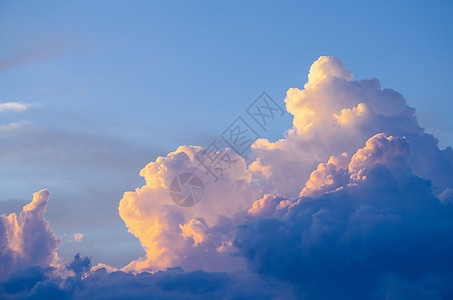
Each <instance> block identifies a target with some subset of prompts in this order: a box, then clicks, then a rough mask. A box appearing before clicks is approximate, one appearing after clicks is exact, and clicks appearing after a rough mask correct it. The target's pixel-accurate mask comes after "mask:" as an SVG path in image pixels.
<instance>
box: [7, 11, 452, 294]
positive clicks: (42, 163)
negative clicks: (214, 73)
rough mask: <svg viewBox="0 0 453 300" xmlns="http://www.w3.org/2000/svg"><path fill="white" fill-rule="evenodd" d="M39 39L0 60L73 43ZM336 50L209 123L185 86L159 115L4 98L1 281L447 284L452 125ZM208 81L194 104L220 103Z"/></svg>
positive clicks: (325, 289)
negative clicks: (277, 90)
mask: <svg viewBox="0 0 453 300" xmlns="http://www.w3.org/2000/svg"><path fill="white" fill-rule="evenodd" d="M11 10H13V8H11ZM126 13H127V12H126ZM90 22H91V21H90ZM219 22H220V21H219ZM104 26H107V25H105V24H104ZM119 34H121V33H119ZM43 40H44V38H43ZM34 43H35V41H33V42H30V44H29V45H28V46H27V47H29V48H30V49H35V48H36V47H37V46H36V45H37V44H34ZM36 43H38V42H36ZM39 43H41V42H39ZM39 43H38V44H39ZM181 43H185V41H184V40H182V41H181ZM43 44H45V45H44V46H39V49H41V50H40V51H39V55H37V54H36V53H35V51H34V50H33V51H32V50H30V51H31V53H30V54H29V57H26V56H27V55H26V54H24V53H25V52H26V51H25V50H24V51H25V52H23V53H22V52H20V53H22V54H21V55H19V56H20V57H22V58H21V59H20V60H19V59H14V61H13V62H10V61H9V60H11V59H12V58H11V57H13V58H14V57H16V56H15V55H10V56H5V57H6V59H4V61H3V62H2V63H0V66H3V67H0V72H6V71H8V70H6V69H11V70H13V71H14V70H19V69H20V65H21V64H29V63H31V61H35V60H36V61H42V60H45V59H57V60H58V59H59V58H52V57H56V56H61V55H65V54H64V53H65V51H69V52H70V51H76V50H68V49H67V48H71V46H70V45H71V43H69V42H67V41H66V39H65V40H64V41H58V42H55V41H50V40H49V41H46V42H43ZM57 44H58V45H63V44H64V45H65V47H60V46H58V47H56V46H55V47H54V46H52V45H57ZM49 45H50V46H49ZM66 45H67V46H66ZM48 47H50V48H52V51H49V53H50V54H49V55H46V56H45V58H44V57H43V58H41V56H42V55H41V54H42V52H46V50H45V49H47V48H48ZM213 47H214V46H213ZM60 48H61V49H60ZM25 49H26V47H25ZM77 51H78V50H77ZM96 51H100V50H96ZM101 52H102V51H101ZM66 53H67V52H66ZM321 54H322V53H321ZM101 56H102V55H101ZM60 59H63V58H60ZM100 59H102V58H100ZM268 59H270V58H268V57H266V60H268ZM343 59H344V58H343V57H341V56H338V57H337V55H333V56H332V55H319V54H318V55H317V56H316V57H315V58H313V59H312V60H311V62H310V63H309V64H308V65H307V70H300V69H299V70H298V73H297V74H298V77H297V78H298V79H297V82H296V83H294V82H288V83H285V86H286V88H285V93H284V94H282V95H281V97H280V98H279V96H273V95H271V93H268V92H263V91H262V90H260V91H258V92H256V93H252V94H253V95H254V96H253V97H254V98H252V99H250V101H246V100H243V101H240V105H236V106H235V108H234V109H231V108H226V107H225V111H224V112H223V113H222V111H220V112H218V114H219V117H216V116H213V117H212V116H211V115H209V116H208V117H206V118H207V119H209V120H210V121H214V122H215V120H216V119H221V120H223V118H224V117H225V115H226V117H225V119H226V120H227V123H225V124H227V126H224V128H222V127H221V126H220V127H219V128H220V129H221V130H219V133H220V134H217V135H216V134H215V133H212V132H211V129H213V130H212V131H216V130H217V129H218V128H217V127H216V126H217V125H213V127H214V128H209V126H208V127H207V129H203V130H201V129H200V128H201V127H197V126H198V125H196V124H198V123H197V122H200V124H204V123H203V122H208V121H206V120H199V121H197V120H192V119H191V116H190V115H191V112H193V113H194V115H193V116H192V117H194V116H197V113H198V112H197V104H194V103H191V104H190V105H189V104H187V103H186V104H184V103H185V101H186V99H182V100H181V102H178V100H174V99H173V98H169V99H173V100H172V101H174V102H173V105H174V106H175V107H174V108H173V109H171V105H172V104H162V105H163V106H166V105H169V107H168V108H169V109H170V112H168V114H167V115H166V117H165V119H168V118H169V119H171V118H173V119H171V120H170V121H168V123H165V122H167V121H164V118H162V119H161V118H160V117H159V116H158V113H156V114H154V113H153V111H154V110H156V111H159V108H158V107H157V106H156V107H150V108H149V115H147V114H146V113H144V114H145V115H146V119H150V120H151V119H152V120H151V121H150V122H154V123H152V124H159V123H162V124H164V125H162V127H157V126H158V125H156V127H155V128H154V129H155V132H156V133H154V131H148V129H146V128H147V127H146V128H145V127H143V126H145V125H143V124H142V123H140V122H141V121H140V122H139V121H138V120H139V119H140V118H141V115H140V111H141V110H146V109H148V108H145V107H138V108H137V107H136V108H135V109H134V110H133V112H134V113H136V114H137V115H136V116H134V115H133V113H132V112H127V111H126V110H127V109H126V107H127V106H128V105H130V106H131V107H132V106H134V102H133V100H131V102H130V103H129V104H127V105H126V104H124V105H125V106H124V107H117V108H115V107H114V102H111V104H112V106H110V107H107V108H104V107H103V105H107V106H108V104H109V102H108V101H107V102H105V103H103V104H102V105H101V104H100V103H93V104H92V105H91V107H90V108H89V109H87V108H85V109H86V110H85V111H82V110H81V111H78V110H79V109H80V108H78V106H77V105H76V104H74V103H69V102H68V103H66V104H64V105H62V106H59V105H61V104H58V101H65V100H64V99H69V98H71V97H73V96H69V92H66V93H67V94H64V93H61V92H59V91H57V90H54V89H51V88H47V87H46V88H45V89H44V88H42V87H41V89H39V90H36V89H35V90H34V92H33V93H30V98H32V97H33V95H41V96H42V95H46V96H45V97H51V98H52V97H55V99H54V100H52V101H51V102H45V101H41V100H37V101H34V100H33V101H28V100H27V101H24V100H22V99H17V100H15V99H12V100H7V101H3V100H2V101H1V102H0V117H1V118H2V119H0V121H1V123H0V142H1V143H2V145H1V146H0V155H1V156H2V157H1V158H0V164H1V165H0V168H2V169H0V171H1V173H0V178H1V179H2V180H3V181H4V182H5V183H4V185H2V186H0V187H1V188H3V190H4V191H3V192H2V194H1V197H0V198H1V199H0V200H1V206H0V208H1V211H0V213H1V214H0V298H1V299H451V298H453V285H452V282H453V256H452V253H453V235H452V233H453V149H452V148H451V147H450V146H448V145H447V146H445V144H448V143H449V142H451V140H449V139H448V138H444V137H445V135H442V133H441V132H442V130H441V129H439V130H438V131H436V130H434V131H436V132H439V133H440V134H441V135H442V140H441V141H440V138H439V137H437V136H436V135H435V134H433V133H431V132H430V131H429V130H428V129H425V126H424V125H425V124H428V125H429V122H428V121H427V120H428V119H429V118H428V117H427V118H426V119H423V120H424V121H423V125H422V124H421V121H420V117H419V116H418V109H417V111H416V109H415V108H414V107H412V106H411V105H410V104H409V103H410V102H409V99H408V98H407V97H405V96H404V95H403V94H402V93H400V92H398V91H397V90H395V89H392V88H385V87H383V82H387V79H386V78H379V79H378V78H375V77H373V76H374V75H373V73H374V71H373V69H371V70H367V72H368V73H366V74H365V73H364V72H363V71H362V70H360V71H359V74H360V75H358V74H357V73H356V72H355V70H354V68H353V67H351V66H353V65H354V60H353V59H351V58H348V59H344V60H343ZM349 60H352V62H351V66H350V64H349ZM22 61H23V62H22ZM37 63H38V64H39V62H37ZM294 65H299V64H298V63H294ZM95 66H98V65H95ZM41 67H42V68H47V67H48V66H47V67H45V66H42V65H41ZM131 68H132V67H131ZM395 68H396V66H395ZM3 69H5V70H6V71H4V70H3ZM247 70H248V69H247ZM17 72H19V71H17ZM238 72H239V71H238ZM390 72H391V70H390ZM364 74H365V75H366V76H363V75H364ZM367 74H371V75H369V76H368V75H367ZM162 76H167V75H166V74H163V75H162ZM174 76H175V77H177V76H178V75H177V74H175V75H174ZM425 76H426V75H425ZM430 76H435V75H433V74H431V75H430ZM284 78H288V77H287V76H285V77H284ZM450 79H451V78H450ZM105 80H107V79H105ZM122 80H125V79H122ZM291 80H294V79H291ZM250 81H253V79H251V80H250ZM102 84H103V83H102V82H98V83H96V85H92V86H90V88H86V89H85V88H79V89H78V90H77V91H73V92H71V93H73V94H72V95H76V94H77V95H79V94H85V93H88V94H90V93H92V92H91V91H90V89H93V88H94V87H95V86H97V85H102ZM135 84H136V83H135ZM238 84H239V83H238ZM117 88H118V87H112V89H117ZM211 88H212V89H211ZM175 89H176V87H175ZM206 89H207V90H209V91H210V92H213V91H215V90H216V87H209V88H208V87H206ZM230 89H233V90H234V86H233V87H230ZM188 90H190V88H188ZM100 91H101V90H95V92H93V93H92V94H93V95H92V96H90V97H94V98H96V97H103V96H102V95H101V94H99V93H100ZM217 92H218V93H221V89H219V90H218V91H217ZM168 93H170V94H171V93H172V91H168ZM175 93H177V92H175ZM225 93H226V92H225ZM228 93H230V92H228ZM129 94H130V95H129V96H130V97H134V92H133V91H130V92H129ZM433 94H434V92H433ZM56 95H58V97H57V96H56ZM175 95H176V94H175ZM41 96H37V97H36V98H37V99H40V98H39V97H41ZM65 97H67V98H65ZM74 97H75V96H74ZM77 97H78V96H77ZM257 97H258V98H257ZM107 98H108V97H107ZM208 98H209V100H207V101H206V103H207V104H206V105H208V108H206V107H204V108H201V109H202V110H203V111H205V112H207V111H209V112H211V111H213V110H216V105H219V106H220V105H221V104H216V103H213V102H215V101H216V100H215V99H216V97H215V93H211V94H210V95H209V97H208ZM43 99H44V98H43ZM57 99H58V100H57ZM74 99H76V98H74ZM255 99H256V100H255ZM112 101H113V100H112ZM187 101H188V100H187ZM194 101H195V100H194ZM163 102H164V101H162V103H163ZM43 103H46V104H43ZM52 103H53V104H54V105H55V107H60V108H59V109H55V110H52V112H45V113H44V112H43V113H41V112H40V111H42V110H45V108H46V105H51V104H52ZM156 103H159V101H157V102H156ZM176 103H182V104H176ZM88 104H89V103H88V102H86V103H81V105H88ZM236 104H237V103H236ZM177 105H178V107H176V106H177ZM181 105H182V106H181ZM184 105H187V106H184ZM209 105H210V106H209ZM433 105H434V104H433ZM65 106H68V107H72V108H71V109H69V110H68V111H63V110H62V109H61V108H62V107H65ZM450 108H451V107H450ZM98 110H100V111H101V112H102V114H99V115H97V113H98ZM217 110H218V109H217ZM220 110H222V109H221V108H220ZM231 111H233V112H234V111H236V114H234V113H231V114H230V112H231ZM109 113H111V114H112V116H117V117H118V121H115V120H110V119H109V117H102V116H101V115H103V114H106V115H108V114H109ZM186 113H188V115H189V116H188V115H187V114H186ZM179 114H181V115H184V116H182V117H181V118H182V119H178V116H179ZM440 115H441V114H439V118H442V117H441V116H440ZM450 115H451V111H450ZM81 116H84V117H81ZM426 116H427V115H426ZM112 118H113V117H112ZM121 118H124V119H127V120H128V119H131V121H130V122H124V123H123V120H122V119H121ZM134 119H135V121H134ZM190 120H192V121H190ZM116 122H118V123H116ZM228 122H229V123H228ZM170 123H172V124H173V125H171V124H170ZM55 124H56V125H55ZM96 124H98V125H96ZM118 124H120V125H118ZM121 124H123V125H121ZM126 124H128V125H126ZM194 124H195V125H194ZM127 126H130V127H127ZM164 126H167V128H164ZM200 126H201V125H200ZM433 126H434V125H433ZM445 126H446V127H448V125H445ZM98 127H99V128H103V130H101V131H104V132H101V131H98V129H96V128H98ZM83 128H85V129H83ZM86 128H88V129H86ZM154 129H153V130H154ZM189 130H192V131H193V132H194V134H191V133H188V131H189ZM123 132H126V133H127V134H125V135H122V134H123ZM143 132H147V133H149V135H150V136H153V135H155V136H156V137H157V136H160V137H163V135H161V133H162V132H164V133H165V134H166V135H165V138H161V139H157V140H156V139H153V140H152V141H151V142H150V143H149V144H148V142H143V141H142V135H141V134H142V133H143ZM172 132H177V133H172ZM178 132H179V133H180V134H181V135H179V133H178ZM193 136H197V137H195V138H194V137H193ZM178 139H180V140H181V142H179V143H178V142H175V141H177V140H178ZM208 162H210V164H209V165H208ZM24 186H27V187H26V188H25V187H24ZM31 188H33V189H34V190H33V192H29V189H31ZM25 192H26V194H27V195H28V198H26V196H24V193H25ZM15 194H17V196H14V195H15ZM54 194H55V196H54ZM106 199H107V200H106Z"/></svg>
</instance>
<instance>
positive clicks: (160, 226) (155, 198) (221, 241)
mask: <svg viewBox="0 0 453 300" xmlns="http://www.w3.org/2000/svg"><path fill="white" fill-rule="evenodd" d="M200 150H201V148H199V147H192V146H181V147H179V148H178V149H177V150H176V151H175V152H172V153H170V154H168V155H167V157H159V158H157V160H156V161H155V162H151V163H149V164H148V165H147V166H146V167H145V168H143V169H142V170H141V171H140V175H141V176H142V177H144V178H145V181H146V184H145V185H144V186H143V187H141V188H139V189H136V190H135V191H133V192H126V193H124V196H123V199H122V200H121V202H120V205H119V213H120V216H121V218H122V219H123V220H124V222H125V224H126V226H127V227H128V230H129V232H131V233H132V234H134V235H135V236H136V237H137V238H138V239H139V240H140V243H141V244H142V246H143V248H144V249H145V251H146V257H143V258H139V259H137V260H135V261H133V262H131V263H130V264H129V265H128V266H126V267H125V269H124V270H127V271H134V272H139V271H142V270H151V271H156V270H163V269H165V268H167V267H175V266H182V267H183V268H184V269H187V270H195V269H203V270H210V271H211V270H216V271H219V270H221V271H224V270H232V269H240V268H243V266H242V261H241V259H240V258H238V257H235V256H233V255H231V253H228V252H229V251H230V250H231V249H230V248H232V247H230V246H228V245H231V244H232V240H233V239H234V228H235V227H234V224H239V223H240V222H242V221H243V220H244V219H243V217H244V216H245V214H246V211H247V210H248V208H249V207H250V206H251V204H252V203H253V201H254V200H255V199H258V197H259V190H258V188H256V187H254V186H252V185H251V182H252V174H251V172H250V171H248V170H247V167H246V164H245V161H244V159H243V158H242V157H240V156H239V155H237V154H236V153H234V152H232V151H231V150H229V149H227V150H225V151H226V152H225V153H228V154H229V155H230V156H231V160H233V161H235V162H234V163H232V164H231V166H230V168H229V170H228V171H225V172H224V174H223V176H222V177H221V178H219V180H218V181H217V182H215V181H214V178H213V177H211V176H209V175H206V173H205V172H204V171H203V169H202V168H198V164H197V161H196V159H194V155H195V153H197V152H198V151H200ZM183 173H193V174H196V175H197V176H199V178H201V179H202V181H203V184H204V193H203V197H202V199H201V201H200V202H199V203H197V204H196V205H195V206H193V207H180V206H178V205H176V204H175V203H174V202H173V201H172V200H171V198H170V193H169V187H170V184H171V182H172V180H173V179H174V178H175V177H176V176H177V175H179V174H183ZM241 215H242V217H241ZM212 231H215V232H214V233H213V232H212ZM188 257H191V259H187V258H188Z"/></svg>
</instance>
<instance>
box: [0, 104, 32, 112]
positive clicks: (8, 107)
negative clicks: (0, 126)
mask: <svg viewBox="0 0 453 300" xmlns="http://www.w3.org/2000/svg"><path fill="white" fill-rule="evenodd" d="M29 107H30V104H26V103H21V102H4V103H0V113H3V112H8V111H14V112H21V111H24V110H26V109H28V108H29Z"/></svg>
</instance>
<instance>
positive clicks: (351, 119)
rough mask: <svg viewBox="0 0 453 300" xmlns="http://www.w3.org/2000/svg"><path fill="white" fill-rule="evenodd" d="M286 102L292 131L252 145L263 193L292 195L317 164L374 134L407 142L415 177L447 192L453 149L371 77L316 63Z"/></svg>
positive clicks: (326, 60)
mask: <svg viewBox="0 0 453 300" xmlns="http://www.w3.org/2000/svg"><path fill="white" fill-rule="evenodd" d="M285 102H286V108H287V110H288V112H289V113H291V114H292V115H293V116H294V119H293V128H291V129H290V130H289V131H288V132H287V134H286V137H285V138H284V139H281V140H279V141H277V142H275V143H271V142H269V141H268V140H266V139H261V140H258V141H257V142H256V143H255V144H254V145H253V146H252V147H253V152H252V155H251V158H252V160H253V162H252V164H251V165H250V170H251V171H252V172H253V173H254V175H255V176H257V177H259V178H261V180H265V181H266V182H267V183H268V185H267V186H266V187H265V191H266V192H272V193H279V194H282V195H287V196H289V197H291V196H297V195H298V194H299V192H300V189H301V187H302V186H301V185H302V183H303V182H306V181H307V180H308V179H309V178H308V176H309V175H310V173H311V171H312V170H313V169H314V168H316V166H317V165H318V164H319V163H320V162H325V161H327V160H328V159H329V157H331V156H335V157H340V155H341V154H342V153H344V152H346V153H354V152H355V150H356V149H358V148H360V147H361V146H362V145H363V144H364V143H365V142H366V141H367V140H368V139H369V138H370V137H371V136H373V135H375V134H378V133H384V134H386V135H388V136H398V137H406V138H407V140H408V141H409V142H410V144H411V145H412V148H411V153H410V154H409V161H408V164H409V166H410V167H411V168H412V169H413V171H414V173H415V174H416V175H418V176H420V177H422V178H425V179H430V180H432V181H433V182H434V184H436V185H437V186H438V187H440V188H447V187H452V185H453V172H451V171H450V170H451V169H452V168H453V150H452V148H451V147H448V148H447V149H444V150H440V149H439V147H438V141H437V139H435V138H434V137H433V136H432V135H430V134H427V133H425V131H424V129H423V128H421V127H420V126H419V125H418V123H417V119H416V116H415V110H414V109H413V108H411V107H409V106H408V105H407V104H406V101H405V99H404V97H403V96H402V95H401V94H400V93H398V92H396V91H394V90H391V89H382V88H381V86H380V83H379V80H378V79H376V78H372V79H365V80H353V74H352V73H351V72H350V71H348V70H346V68H345V65H344V63H343V62H342V61H341V60H339V59H338V58H335V57H325V56H322V57H320V58H319V59H318V60H317V61H315V62H314V63H313V65H312V66H311V68H310V73H309V75H308V81H307V83H306V84H305V85H304V88H303V89H298V88H291V89H289V90H288V92H287V96H286V99H285Z"/></svg>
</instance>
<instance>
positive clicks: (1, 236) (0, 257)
mask: <svg viewBox="0 0 453 300" xmlns="http://www.w3.org/2000/svg"><path fill="white" fill-rule="evenodd" d="M48 200H49V192H48V191H47V190H41V191H39V192H37V193H35V194H34V195H33V201H32V202H30V203H29V204H27V205H25V206H24V207H23V209H22V211H21V212H20V214H19V216H17V215H16V214H15V213H12V214H10V215H9V216H5V215H1V216H0V251H1V252H0V261H1V264H0V276H1V277H2V278H4V277H6V276H7V275H8V274H9V273H10V272H11V271H12V270H14V269H18V268H21V267H25V266H28V265H38V266H49V265H50V264H51V263H53V262H56V259H57V254H56V252H55V250H56V249H57V248H58V246H59V245H60V239H59V238H57V237H55V235H54V234H53V232H52V230H51V229H50V227H49V222H48V221H46V219H45V217H44V213H45V212H46V207H47V202H48Z"/></svg>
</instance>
